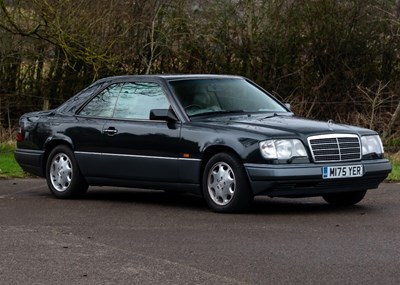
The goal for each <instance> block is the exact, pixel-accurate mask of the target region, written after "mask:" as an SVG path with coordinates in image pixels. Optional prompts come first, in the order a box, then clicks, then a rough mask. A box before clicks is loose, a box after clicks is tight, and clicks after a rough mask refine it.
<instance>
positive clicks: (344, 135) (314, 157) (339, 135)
mask: <svg viewBox="0 0 400 285" xmlns="http://www.w3.org/2000/svg"><path fill="white" fill-rule="evenodd" d="M339 138H357V140H358V144H359V146H360V156H359V157H358V158H353V159H346V160H342V158H341V157H342V153H341V150H342V149H341V148H340V146H339V142H338V140H337V139H339ZM318 139H336V144H337V146H338V151H339V160H324V161H316V156H318V155H314V150H313V148H312V146H311V141H312V140H318ZM307 142H308V147H309V149H310V152H311V156H312V158H313V161H314V162H315V163H326V162H346V161H357V160H360V159H361V158H362V145H361V139H360V137H359V136H358V135H355V134H325V135H316V136H310V137H308V138H307ZM327 144H330V143H327ZM346 155H348V154H346ZM319 156H321V155H319Z"/></svg>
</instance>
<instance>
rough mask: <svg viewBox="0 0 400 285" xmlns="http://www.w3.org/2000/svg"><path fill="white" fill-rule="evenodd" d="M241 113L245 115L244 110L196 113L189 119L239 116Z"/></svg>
mask: <svg viewBox="0 0 400 285" xmlns="http://www.w3.org/2000/svg"><path fill="white" fill-rule="evenodd" d="M241 113H245V111H244V110H219V111H210V112H204V113H198V114H194V115H191V116H190V117H197V116H209V115H218V114H241Z"/></svg>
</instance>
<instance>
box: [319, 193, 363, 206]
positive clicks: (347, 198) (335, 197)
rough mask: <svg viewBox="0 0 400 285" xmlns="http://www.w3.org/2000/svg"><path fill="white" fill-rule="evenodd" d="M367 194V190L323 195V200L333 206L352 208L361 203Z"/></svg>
mask: <svg viewBox="0 0 400 285" xmlns="http://www.w3.org/2000/svg"><path fill="white" fill-rule="evenodd" d="M366 193H367V190H364V191H354V192H345V193H332V194H326V195H323V196H322V198H323V199H324V200H325V201H326V202H328V203H329V204H331V205H335V206H351V205H355V204H357V203H358V202H360V201H361V200H362V199H363V198H364V196H365V194H366Z"/></svg>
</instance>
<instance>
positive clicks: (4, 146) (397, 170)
mask: <svg viewBox="0 0 400 285" xmlns="http://www.w3.org/2000/svg"><path fill="white" fill-rule="evenodd" d="M14 150H15V143H1V144H0V179H7V178H24V177H29V174H27V173H25V172H24V171H23V170H22V169H21V167H19V165H18V163H17V162H16V161H15V159H14ZM388 158H389V160H390V162H391V164H392V168H393V170H392V172H391V173H390V174H389V177H388V178H387V180H388V181H392V182H395V181H400V152H398V153H396V154H389V155H388Z"/></svg>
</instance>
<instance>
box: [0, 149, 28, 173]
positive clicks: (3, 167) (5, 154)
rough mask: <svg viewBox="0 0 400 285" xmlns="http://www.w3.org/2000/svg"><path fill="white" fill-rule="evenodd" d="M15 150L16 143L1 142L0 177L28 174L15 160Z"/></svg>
mask: <svg viewBox="0 0 400 285" xmlns="http://www.w3.org/2000/svg"><path fill="white" fill-rule="evenodd" d="M14 150H15V145H14V144H0V179H1V178H22V177H26V176H27V175H26V174H25V173H24V172H23V171H22V169H21V168H20V167H19V165H18V164H17V162H16V161H15V159H14Z"/></svg>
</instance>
